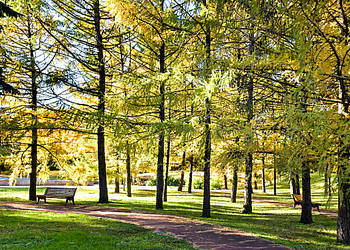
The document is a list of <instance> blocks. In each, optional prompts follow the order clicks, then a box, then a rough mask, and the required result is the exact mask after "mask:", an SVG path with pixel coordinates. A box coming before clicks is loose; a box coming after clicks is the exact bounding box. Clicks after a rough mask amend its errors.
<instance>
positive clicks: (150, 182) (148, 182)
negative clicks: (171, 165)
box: [146, 179, 157, 186]
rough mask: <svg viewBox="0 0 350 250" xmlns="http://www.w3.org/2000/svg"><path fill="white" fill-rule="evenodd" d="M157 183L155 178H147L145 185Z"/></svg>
mask: <svg viewBox="0 0 350 250" xmlns="http://www.w3.org/2000/svg"><path fill="white" fill-rule="evenodd" d="M156 185H157V180H156V179H154V180H153V179H149V180H148V181H146V186H156Z"/></svg>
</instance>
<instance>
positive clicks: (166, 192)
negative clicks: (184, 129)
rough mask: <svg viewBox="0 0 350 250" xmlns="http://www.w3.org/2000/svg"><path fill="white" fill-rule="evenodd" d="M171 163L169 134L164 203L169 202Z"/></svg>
mask: <svg viewBox="0 0 350 250" xmlns="http://www.w3.org/2000/svg"><path fill="white" fill-rule="evenodd" d="M169 112H170V111H169ZM169 118H170V113H169ZM169 163H170V134H169V138H168V143H167V150H166V166H165V179H164V197H163V201H165V202H166V201H168V177H169Z"/></svg>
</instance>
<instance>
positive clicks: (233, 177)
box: [230, 166, 238, 203]
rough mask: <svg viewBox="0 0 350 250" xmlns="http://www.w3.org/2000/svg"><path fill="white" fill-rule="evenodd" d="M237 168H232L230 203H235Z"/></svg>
mask: <svg viewBox="0 0 350 250" xmlns="http://www.w3.org/2000/svg"><path fill="white" fill-rule="evenodd" d="M237 172H238V168H237V166H234V167H233V175H232V191H231V199H230V202H231V203H235V202H236V201H237V187H238V175H237Z"/></svg>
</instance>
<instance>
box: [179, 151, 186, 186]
mask: <svg viewBox="0 0 350 250" xmlns="http://www.w3.org/2000/svg"><path fill="white" fill-rule="evenodd" d="M185 166H186V151H184V152H183V154H182V162H181V177H180V184H179V187H178V189H177V191H180V192H181V191H182V188H183V185H184V178H185V173H184V168H185Z"/></svg>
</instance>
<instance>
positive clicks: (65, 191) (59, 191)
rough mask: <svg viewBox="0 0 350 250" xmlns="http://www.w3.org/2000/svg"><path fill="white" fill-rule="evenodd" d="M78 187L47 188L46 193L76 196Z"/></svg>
mask: <svg viewBox="0 0 350 250" xmlns="http://www.w3.org/2000/svg"><path fill="white" fill-rule="evenodd" d="M76 190H77V188H56V187H54V188H51V187H48V188H46V191H45V195H67V196H74V194H75V191H76Z"/></svg>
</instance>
